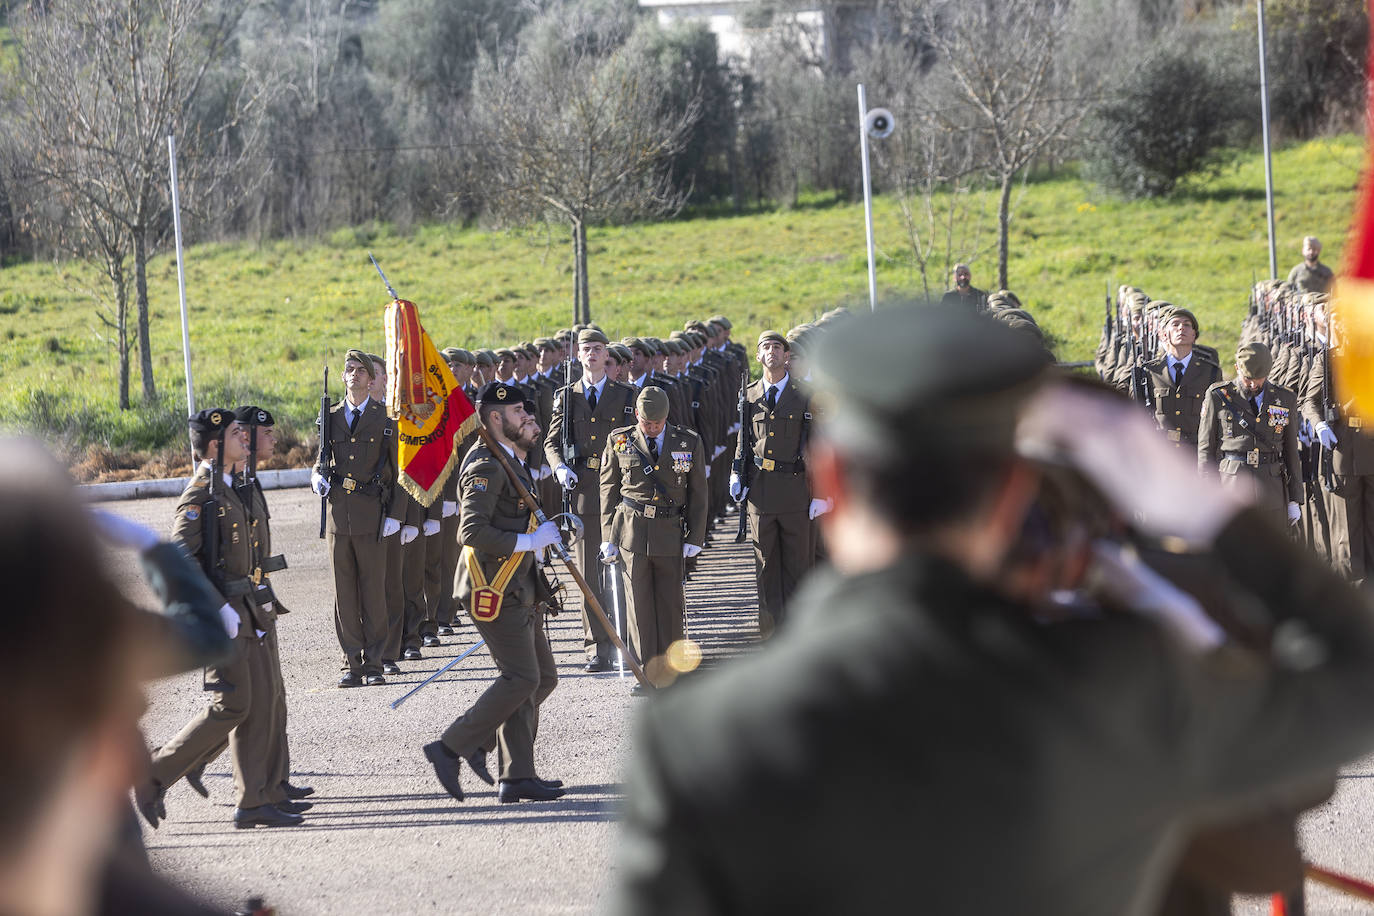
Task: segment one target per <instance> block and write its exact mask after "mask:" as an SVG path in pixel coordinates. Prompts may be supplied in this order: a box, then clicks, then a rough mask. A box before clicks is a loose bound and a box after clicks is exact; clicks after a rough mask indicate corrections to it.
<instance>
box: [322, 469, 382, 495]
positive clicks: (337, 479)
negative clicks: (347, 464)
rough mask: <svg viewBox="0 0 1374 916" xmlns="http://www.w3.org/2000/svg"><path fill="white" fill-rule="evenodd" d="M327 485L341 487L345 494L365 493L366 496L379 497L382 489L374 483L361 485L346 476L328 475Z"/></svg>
mask: <svg viewBox="0 0 1374 916" xmlns="http://www.w3.org/2000/svg"><path fill="white" fill-rule="evenodd" d="M329 485H330V486H331V487H341V488H342V489H343V491H344V492H345V493H366V494H367V495H368V496H381V495H382V488H381V486H379V485H378V484H375V483H363V482H362V481H360V480H357V479H356V478H353V477H349V476H348V475H346V474H330V475H329Z"/></svg>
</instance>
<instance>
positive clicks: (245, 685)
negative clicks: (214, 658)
mask: <svg viewBox="0 0 1374 916" xmlns="http://www.w3.org/2000/svg"><path fill="white" fill-rule="evenodd" d="M272 661H273V657H272V649H271V647H270V646H269V645H268V643H267V640H266V639H259V638H258V637H256V636H254V635H252V634H249V635H248V636H245V635H243V634H242V633H241V634H240V635H239V637H238V638H237V639H235V640H234V655H233V657H232V658H231V659H230V660H229V661H228V662H226V663H225V664H223V665H220V666H217V667H214V668H210V669H208V673H207V678H208V680H210V681H211V682H218V683H223V684H225V685H230V686H232V687H233V688H234V689H233V690H225V691H215V692H214V693H213V695H212V698H211V701H210V705H209V706H207V707H205V709H203V710H202V711H201V712H200V713H199V714H198V715H197V716H196V717H195V718H193V719H192V720H191V721H190V722H187V723H186V725H185V727H183V728H182V730H181V731H180V732H178V733H177V734H176V736H175V737H174V738H172V740H170V741H168V742H167V743H166V744H164V745H162V747H161V748H159V749H158V751H157V753H155V754H154V755H153V769H152V776H153V779H154V780H156V781H157V783H158V785H160V786H163V787H166V786H170V785H172V784H173V783H175V782H176V781H177V780H178V779H180V778H181V777H183V776H185V775H186V772H187V771H188V770H190V769H191V768H192V767H193V766H195V765H196V764H197V763H199V762H201V761H203V760H205V759H206V757H207V755H208V754H209V753H210V751H212V750H214V749H215V748H218V747H220V746H221V745H222V744H223V742H224V739H225V738H226V737H227V738H228V739H229V753H230V756H231V757H232V759H233V762H234V795H235V798H236V804H237V805H238V807H240V808H256V807H258V806H260V805H268V804H272V803H273V802H274V801H280V800H281V798H280V797H278V798H274V797H273V793H274V791H275V789H276V788H277V784H278V783H279V782H280V780H278V779H275V778H274V767H275V765H276V762H275V761H274V760H273V758H272V755H273V744H274V731H273V723H274V721H275V718H276V716H275V710H276V704H275V698H274V697H273V696H272V674H271V668H272ZM255 699H256V702H255Z"/></svg>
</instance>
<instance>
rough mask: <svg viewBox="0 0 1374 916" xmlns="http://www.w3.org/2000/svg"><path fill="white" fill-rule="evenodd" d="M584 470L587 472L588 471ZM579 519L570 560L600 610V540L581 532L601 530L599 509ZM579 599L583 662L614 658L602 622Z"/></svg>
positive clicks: (585, 599) (609, 639)
mask: <svg viewBox="0 0 1374 916" xmlns="http://www.w3.org/2000/svg"><path fill="white" fill-rule="evenodd" d="M587 473H589V474H590V473H591V472H590V471H589V472H587ZM578 518H580V519H581V520H582V525H583V529H582V530H583V532H584V536H583V537H581V538H579V539H578V541H577V543H576V544H574V545H573V550H572V553H573V562H574V563H576V564H577V571H578V572H580V573H581V574H582V578H583V579H584V580H586V582H587V588H588V589H590V590H591V593H592V594H593V595H595V596H596V600H597V602H598V603H599V604H600V605H601V607H602V609H603V610H604V609H605V608H606V599H605V598H604V597H603V595H605V593H606V590H605V589H604V588H602V585H601V581H602V579H601V577H602V566H603V565H604V564H603V563H602V562H601V553H600V547H601V545H600V541H599V538H597V537H596V536H595V535H593V536H590V537H588V536H586V534H585V532H588V531H593V532H595V531H600V530H601V514H600V511H597V512H593V513H591V514H589V515H580V516H578ZM581 600H582V650H583V651H584V652H585V653H586V655H587V661H591V660H592V659H595V658H600V659H602V660H603V661H615V652H616V650H615V643H613V642H612V641H611V636H610V633H609V631H607V629H606V625H605V624H604V623H602V622H601V618H600V617H597V616H596V614H594V613H592V611H591V609H590V608H589V607H588V606H587V597H586V596H585V595H583V596H581Z"/></svg>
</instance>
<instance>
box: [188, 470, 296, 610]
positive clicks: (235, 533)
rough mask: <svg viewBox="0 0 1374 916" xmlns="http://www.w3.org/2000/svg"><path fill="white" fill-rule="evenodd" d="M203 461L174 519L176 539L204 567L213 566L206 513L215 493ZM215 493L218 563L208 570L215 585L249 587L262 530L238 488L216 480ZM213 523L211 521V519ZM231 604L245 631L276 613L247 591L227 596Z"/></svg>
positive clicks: (260, 546) (205, 568) (255, 566)
mask: <svg viewBox="0 0 1374 916" xmlns="http://www.w3.org/2000/svg"><path fill="white" fill-rule="evenodd" d="M211 473H212V472H211V471H210V469H209V468H208V467H206V466H205V465H204V464H201V465H199V466H198V467H197V468H196V473H195V476H193V477H192V478H191V481H190V483H188V484H187V485H186V489H185V490H183V491H182V492H181V500H180V501H179V502H178V503H177V508H176V516H175V518H174V520H173V522H172V540H173V541H174V542H175V543H177V544H179V545H181V547H182V548H183V549H184V550H185V551H186V552H187V553H188V554H190V555H191V556H192V557H194V558H195V559H196V561H197V562H198V563H199V564H200V567H201V569H203V570H209V568H210V566H211V560H210V558H207V557H206V555H205V551H206V549H207V545H206V543H205V526H206V524H207V517H206V513H207V512H209V511H210V509H209V507H207V506H206V503H207V502H209V500H210V498H211V495H212V494H211V492H210V474H211ZM213 495H214V497H215V499H216V500H217V501H218V503H219V509H218V511H217V512H216V513H215V517H216V518H218V524H219V560H220V563H219V566H218V567H217V568H216V570H214V571H212V572H209V573H207V574H208V575H209V578H210V581H211V583H213V584H214V586H215V587H216V588H217V589H221V590H225V586H226V584H228V585H229V586H236V587H237V588H239V589H242V590H244V591H245V592H246V591H247V590H248V589H249V587H250V583H251V582H252V578H253V575H254V570H255V569H256V568H257V562H258V561H257V557H258V556H259V553H258V552H259V551H260V550H261V549H262V545H261V544H260V543H259V538H258V533H257V531H256V530H255V529H254V527H253V526H252V524H251V523H250V522H249V521H248V510H247V507H245V505H244V503H243V500H242V498H241V497H240V496H239V494H238V493H236V492H235V491H234V488H233V487H232V486H230V485H229V484H226V483H224V481H223V480H220V481H218V482H216V485H215V491H214V494H213ZM210 523H212V524H213V521H211V522H210ZM225 597H226V600H227V602H228V604H229V605H230V606H231V607H233V608H234V610H236V611H238V613H239V633H240V634H241V635H242V634H247V633H250V632H252V631H253V630H255V629H256V630H267V629H270V627H271V624H272V621H273V620H274V619H275V614H274V613H273V611H272V610H263V609H262V608H260V607H258V605H257V604H256V603H255V602H254V601H253V599H252V598H251V597H250V596H249V595H248V594H243V595H236V596H235V597H232V598H229V597H228V596H225Z"/></svg>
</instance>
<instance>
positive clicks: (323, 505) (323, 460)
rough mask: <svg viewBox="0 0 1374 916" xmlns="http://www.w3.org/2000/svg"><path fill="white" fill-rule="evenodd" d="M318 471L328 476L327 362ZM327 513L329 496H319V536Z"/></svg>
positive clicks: (320, 423) (322, 398)
mask: <svg viewBox="0 0 1374 916" xmlns="http://www.w3.org/2000/svg"><path fill="white" fill-rule="evenodd" d="M319 427H320V461H319V465H320V473H322V474H324V475H325V476H326V477H328V476H329V462H330V460H331V459H332V458H333V457H334V456H333V455H331V454H330V453H329V364H328V363H325V364H324V393H323V394H321V395H320V419H319ZM328 513H329V497H328V496H321V497H320V537H321V538H323V537H324V528H325V517H326V515H328Z"/></svg>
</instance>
